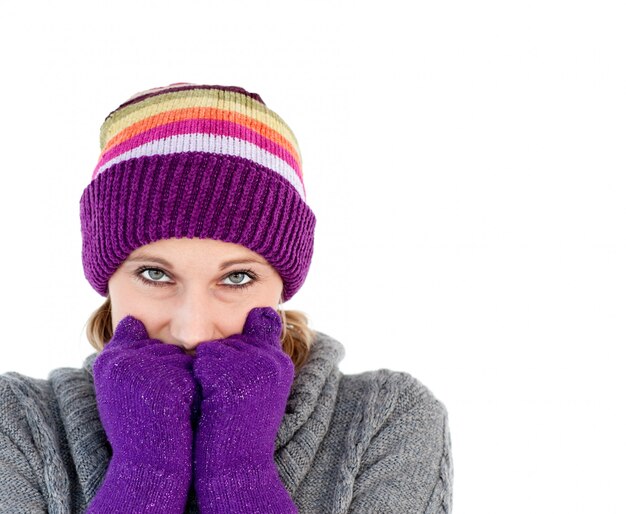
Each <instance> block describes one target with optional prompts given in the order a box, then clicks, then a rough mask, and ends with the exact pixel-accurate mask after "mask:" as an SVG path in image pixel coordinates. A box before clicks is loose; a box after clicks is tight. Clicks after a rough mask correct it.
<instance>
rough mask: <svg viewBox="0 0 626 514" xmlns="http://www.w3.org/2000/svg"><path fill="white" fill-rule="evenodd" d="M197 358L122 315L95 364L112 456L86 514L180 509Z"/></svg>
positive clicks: (187, 473)
mask: <svg viewBox="0 0 626 514" xmlns="http://www.w3.org/2000/svg"><path fill="white" fill-rule="evenodd" d="M192 363H193V358H192V357H190V356H189V355H186V354H185V352H184V350H183V349H182V348H180V347H178V346H175V345H171V344H166V343H163V342H161V341H159V340H158V339H149V337H148V334H147V332H146V329H145V327H144V325H143V323H142V322H141V321H139V320H138V319H136V318H133V317H132V316H127V317H125V318H124V319H123V320H121V321H120V322H119V324H118V326H117V327H116V330H115V333H114V335H113V337H112V339H111V341H110V342H109V343H108V344H107V345H106V346H105V348H104V349H103V350H102V352H101V353H100V355H98V357H97V358H96V360H95V361H94V364H93V376H94V386H95V390H96V401H97V405H98V412H99V414H100V419H101V421H102V425H103V427H104V430H105V432H106V435H107V438H108V440H109V442H110V444H111V447H112V449H113V456H112V458H111V461H110V463H109V467H108V469H107V473H106V477H105V479H104V482H103V484H102V486H101V487H100V489H99V490H98V492H97V493H96V496H95V498H94V499H93V501H92V502H91V503H90V505H89V507H88V509H87V513H89V514H92V513H93V514H95V513H125V514H128V513H130V512H133V513H139V512H150V513H167V514H172V513H175V512H181V513H182V512H183V510H184V508H185V503H186V500H187V493H188V491H189V488H190V486H191V477H192V446H193V430H192V426H191V408H192V405H193V402H194V396H195V391H196V385H195V382H194V378H193V374H192Z"/></svg>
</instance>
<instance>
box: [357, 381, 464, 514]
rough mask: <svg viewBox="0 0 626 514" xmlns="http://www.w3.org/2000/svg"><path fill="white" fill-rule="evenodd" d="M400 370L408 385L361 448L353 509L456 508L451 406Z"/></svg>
mask: <svg viewBox="0 0 626 514" xmlns="http://www.w3.org/2000/svg"><path fill="white" fill-rule="evenodd" d="M401 374H402V375H403V376H404V377H405V378H406V379H407V380H406V382H405V383H406V386H405V387H404V388H403V389H402V391H401V392H400V393H399V395H398V398H397V401H396V402H395V405H394V406H393V407H392V408H391V409H390V413H389V415H388V417H387V418H386V419H385V421H384V423H383V424H382V426H381V428H380V429H379V430H378V432H377V433H376V434H375V435H374V436H373V437H372V439H371V441H370V443H369V445H368V447H367V448H366V449H365V451H364V453H363V458H362V459H361V463H360V466H359V470H358V473H357V475H356V478H355V483H354V488H353V495H352V502H351V503H350V509H349V512H350V513H370V512H371V513H374V512H376V513H386V512H389V513H391V512H406V513H423V514H448V513H450V512H451V511H452V479H453V468H452V459H451V455H450V435H449V429H448V417H447V411H446V409H445V407H444V406H443V404H442V403H441V402H439V401H438V400H437V399H436V398H435V397H434V396H433V395H432V393H431V392H430V391H429V390H428V389H427V388H426V387H424V386H423V385H422V384H421V383H420V382H419V381H417V379H415V378H414V377H412V376H411V375H409V374H405V373H401Z"/></svg>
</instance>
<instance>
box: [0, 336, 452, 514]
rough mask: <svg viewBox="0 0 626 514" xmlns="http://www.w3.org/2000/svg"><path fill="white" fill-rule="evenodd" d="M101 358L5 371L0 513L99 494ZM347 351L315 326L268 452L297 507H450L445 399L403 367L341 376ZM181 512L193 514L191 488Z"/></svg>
mask: <svg viewBox="0 0 626 514" xmlns="http://www.w3.org/2000/svg"><path fill="white" fill-rule="evenodd" d="M96 356H97V353H93V354H91V355H89V356H88V357H87V358H86V359H85V361H84V364H83V367H82V368H59V369H55V370H53V371H51V372H50V374H49V376H48V379H47V380H42V379H35V378H31V377H27V376H24V375H21V374H19V373H15V372H8V373H5V374H2V375H0V513H2V514H5V513H10V514H18V513H19V514H21V513H28V514H36V513H44V512H49V513H51V514H66V513H80V512H83V511H84V510H85V509H86V507H87V505H88V504H89V502H90V501H91V499H92V498H93V497H94V495H95V493H96V491H97V490H98V487H99V486H100V485H101V483H102V482H103V479H104V476H105V472H106V470H107V465H108V463H109V460H110V458H111V447H110V445H109V443H108V441H107V438H106V434H105V432H104V430H103V428H102V425H101V423H100V419H99V417H98V410H97V404H96V397H95V393H94V387H93V374H92V373H93V372H92V366H93V361H94V359H95V357H96ZM343 357H344V347H343V345H342V344H341V343H339V342H338V341H336V340H335V339H333V338H331V337H330V336H328V335H326V334H323V333H321V332H317V333H316V339H315V341H314V343H313V345H312V347H311V353H310V357H309V360H308V361H307V363H306V364H305V365H304V367H303V368H302V369H301V370H300V372H299V373H298V374H297V375H296V377H295V380H294V383H293V386H292V390H291V393H290V397H289V401H288V403H287V408H286V412H285V415H284V417H283V420H282V423H281V426H280V429H279V431H278V434H277V437H276V445H275V453H274V459H275V462H276V465H277V467H278V471H279V474H280V477H281V479H282V481H283V483H284V485H285V487H286V488H287V490H288V491H289V493H290V494H291V496H292V498H293V500H294V501H295V503H296V505H297V506H298V509H299V512H301V513H303V514H307V513H320V514H321V513H376V514H380V513H401V514H405V513H428V514H433V513H448V512H451V507H452V464H451V459H450V439H449V434H448V424H447V415H446V410H445V408H444V406H443V405H442V404H441V403H440V402H439V401H438V400H437V399H436V398H435V397H434V396H433V395H432V394H431V392H430V391H429V390H428V389H426V388H425V387H424V386H423V385H422V384H421V383H420V382H419V381H417V380H416V379H415V378H413V377H412V376H411V375H410V374H408V373H405V372H398V371H390V370H388V369H379V370H377V371H367V372H364V373H359V374H354V375H348V374H343V373H342V372H341V371H339V368H338V366H337V364H338V363H339V362H340V361H341V359H342V358H343ZM185 512H189V513H195V512H198V510H197V504H196V501H195V495H194V493H193V488H191V491H190V495H189V500H188V505H187V508H186V509H185Z"/></svg>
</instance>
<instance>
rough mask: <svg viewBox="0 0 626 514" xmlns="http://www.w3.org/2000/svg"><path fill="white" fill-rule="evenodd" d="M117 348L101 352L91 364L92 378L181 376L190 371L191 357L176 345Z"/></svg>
mask: <svg viewBox="0 0 626 514" xmlns="http://www.w3.org/2000/svg"><path fill="white" fill-rule="evenodd" d="M153 341H156V343H154V344H150V345H144V346H140V345H139V346H138V345H136V344H131V346H125V347H117V348H114V349H113V350H109V351H108V352H107V351H105V350H106V349H105V350H103V351H102V352H101V353H100V355H98V357H97V358H96V360H95V361H94V363H93V371H94V376H96V375H102V374H106V375H110V374H111V373H114V372H117V373H130V374H137V373H139V372H140V371H141V373H143V372H146V371H149V370H151V369H154V370H155V371H162V370H163V369H168V370H170V369H171V370H176V369H178V370H180V374H181V376H182V375H184V374H189V373H191V371H192V366H193V360H194V359H193V357H191V356H190V355H187V354H185V352H184V351H183V350H182V349H181V348H180V347H178V346H176V345H171V344H165V343H161V342H160V341H158V340H156V339H155V340H153Z"/></svg>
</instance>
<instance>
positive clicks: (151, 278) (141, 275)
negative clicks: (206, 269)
mask: <svg viewBox="0 0 626 514" xmlns="http://www.w3.org/2000/svg"><path fill="white" fill-rule="evenodd" d="M135 275H136V277H137V278H138V279H139V280H141V281H142V282H143V283H144V284H146V285H149V286H167V285H169V284H172V283H173V282H172V281H171V279H170V277H169V275H168V274H167V273H165V271H163V270H162V269H159V268H152V267H149V266H141V267H140V268H139V269H138V270H137V271H136V272H135ZM256 281H257V276H256V275H255V273H254V272H253V271H251V270H238V271H233V272H232V273H229V274H228V275H227V276H226V277H224V278H223V279H222V284H223V285H224V286H225V287H227V288H229V289H232V290H234V291H241V290H243V289H245V288H247V287H249V286H251V285H253V284H254V283H255V282H256Z"/></svg>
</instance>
